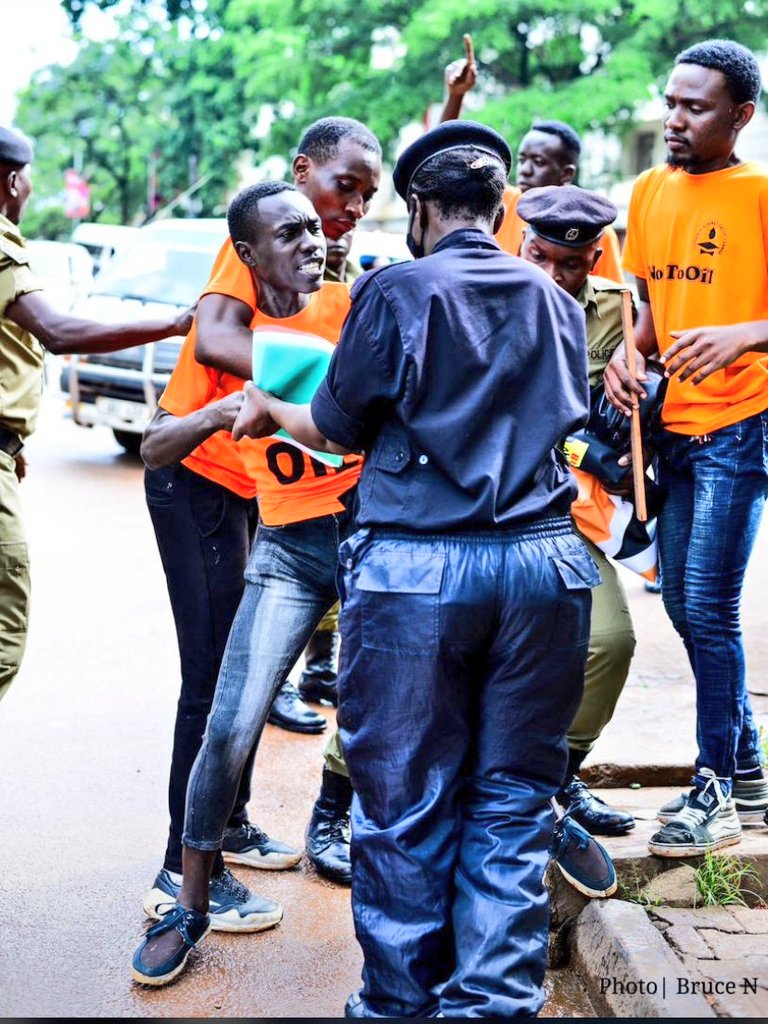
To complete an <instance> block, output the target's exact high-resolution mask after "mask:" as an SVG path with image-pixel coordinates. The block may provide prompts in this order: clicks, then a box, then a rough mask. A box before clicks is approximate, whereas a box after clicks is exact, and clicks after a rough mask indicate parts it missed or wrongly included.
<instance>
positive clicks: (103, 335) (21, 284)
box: [0, 127, 194, 699]
mask: <svg viewBox="0 0 768 1024" xmlns="http://www.w3.org/2000/svg"><path fill="white" fill-rule="evenodd" d="M31 160H32V147H31V145H30V143H29V142H28V141H27V139H25V138H24V137H23V136H21V135H19V134H18V133H16V132H13V131H10V130H9V129H7V128H1V127H0V699H2V697H4V696H5V694H6V692H7V690H8V688H9V686H10V684H11V683H12V682H13V679H14V677H15V675H16V673H17V672H18V670H19V666H20V664H21V659H22V656H23V654H24V646H25V643H26V638H27V618H28V609H29V559H28V555H27V545H26V541H25V539H24V528H23V525H22V518H21V505H20V503H19V493H18V487H19V482H20V481H21V479H22V477H23V476H24V458H23V455H22V449H23V448H24V442H25V440H26V439H27V437H29V435H30V434H31V433H32V431H33V430H34V428H35V422H36V420H37V413H38V408H39V405H40V397H41V394H42V387H43V358H44V355H45V350H46V349H47V350H48V351H49V352H53V353H55V354H57V355H60V354H64V353H75V352H79V353H91V352H113V351H115V350H116V349H121V348H131V347H133V346H134V345H142V344H144V343H145V342H149V341H159V340H160V339H162V338H167V337H169V336H170V335H183V334H186V333H187V332H188V330H189V328H190V326H191V323H192V316H193V313H194V311H193V310H191V309H190V310H186V311H185V312H184V313H182V314H177V315H175V316H173V317H170V316H169V317H168V319H166V320H160V319H157V320H143V321H140V322H138V323H132V324H100V323H96V322H94V321H92V320H79V319H76V318H75V317H71V316H64V315H62V314H61V313H57V312H56V311H55V310H54V309H53V308H52V307H51V306H49V305H48V303H47V302H46V301H45V299H44V298H43V296H42V294H41V289H40V285H38V284H37V283H36V282H35V278H34V275H33V273H32V270H31V269H30V266H29V256H28V253H27V248H26V246H25V244H24V238H23V237H22V235H21V233H20V231H19V227H18V225H19V221H20V220H21V217H22V214H23V212H24V207H25V206H26V204H27V200H28V199H29V196H30V193H31V191H32V184H31V181H30V178H29V164H30V162H31Z"/></svg>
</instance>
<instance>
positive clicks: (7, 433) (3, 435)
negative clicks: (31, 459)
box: [0, 424, 24, 458]
mask: <svg viewBox="0 0 768 1024" xmlns="http://www.w3.org/2000/svg"><path fill="white" fill-rule="evenodd" d="M23 447H24V442H23V441H22V440H21V438H20V437H19V435H18V434H14V432H13V431H12V430H6V428H5V427H4V426H2V425H1V424H0V452H5V454H6V455H10V456H11V458H13V457H14V456H15V455H18V454H19V452H20V451H21V449H22V448H23Z"/></svg>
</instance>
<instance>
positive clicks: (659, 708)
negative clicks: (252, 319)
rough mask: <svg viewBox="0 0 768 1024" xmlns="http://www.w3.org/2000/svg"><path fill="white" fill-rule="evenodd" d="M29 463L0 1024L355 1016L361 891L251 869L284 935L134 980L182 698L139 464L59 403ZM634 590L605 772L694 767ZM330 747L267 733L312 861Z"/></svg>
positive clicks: (3, 785)
mask: <svg viewBox="0 0 768 1024" xmlns="http://www.w3.org/2000/svg"><path fill="white" fill-rule="evenodd" d="M27 454H28V459H29V474H28V478H27V479H26V480H25V481H24V484H23V491H22V493H23V500H24V504H25V512H26V523H27V531H28V535H29V540H30V547H31V555H32V560H33V589H34V593H33V608H32V627H31V633H30V640H29V646H28V651H27V657H26V660H25V663H24V666H23V668H22V671H21V673H20V675H19V677H18V679H17V681H16V683H15V684H14V687H13V688H12V689H11V692H10V694H9V695H8V697H7V698H6V699H5V701H4V702H3V703H2V705H0V822H1V824H0V854H1V856H2V871H0V900H2V908H3V913H2V915H0V1015H3V1016H6V1017H10V1016H18V1017H40V1016H84V1017H88V1016H94V1017H100V1016H114V1017H134V1016H146V1017H192V1016H195V1017H197V1016H200V1017H205V1016H212V1017H228V1016H247V1017H272V1016H282V1017H326V1016H327V1017H336V1016H340V1015H341V1012H342V1007H343V1003H344V1000H345V999H346V996H347V994H348V993H349V992H350V991H352V990H353V989H355V988H356V987H358V986H359V979H360V966H361V957H360V953H359V950H358V947H357V944H356V942H355V940H354V935H353V930H352V921H351V915H350V911H349V893H348V890H345V889H342V888H338V887H336V886H333V885H331V884H330V883H327V882H325V881H324V880H322V879H320V878H319V877H318V876H317V875H316V874H315V872H314V871H313V870H312V869H311V868H310V867H308V866H307V865H305V864H302V865H301V866H300V867H299V868H298V869H296V870H294V871H291V872H280V873H277V872H258V871H253V870H249V869H247V868H237V869H236V873H237V874H238V875H239V877H240V878H242V879H243V880H244V881H245V882H246V883H247V884H248V885H249V886H251V887H252V888H254V889H255V890H256V891H258V892H260V893H263V894H264V895H267V896H270V897H272V898H275V899H278V900H280V901H281V902H282V903H283V904H284V906H285V909H286V913H285V918H284V920H283V922H282V923H281V924H280V925H279V926H278V927H277V928H276V929H274V930H272V931H270V932H265V933H262V934H259V935H250V936H238V935H221V934H212V935H211V936H209V938H208V939H207V940H206V942H205V943H204V945H203V946H202V948H201V950H200V952H199V953H198V954H197V955H195V956H194V962H193V963H192V966H191V967H190V969H189V970H188V972H187V974H186V975H185V976H184V977H183V978H182V979H181V980H180V981H179V982H178V983H176V984H174V985H172V986H169V987H168V988H166V989H163V990H158V991H151V990H146V989H143V988H141V987H139V986H136V985H134V984H133V983H132V982H131V980H130V958H131V955H132V952H133V950H134V948H135V946H136V944H137V942H138V940H139V938H140V935H141V933H142V930H143V927H144V925H145V923H146V922H145V920H144V915H143V912H142V910H141V903H142V897H143V895H144V893H145V891H146V890H147V889H148V888H149V886H150V885H151V883H152V880H153V878H154V875H155V874H156V872H157V871H158V869H159V868H160V866H161V859H162V853H163V849H164V845H165V830H166V827H167V821H166V810H165V807H166V794H165V789H166V785H167V773H168V764H169V756H170V738H171V732H172V723H173V717H174V710H175V702H176V699H177V695H178V685H179V684H178V660H177V654H176V647H175V636H174V630H173V622H172V619H171V613H170V608H169V605H168V600H167V595H166V592H165V581H164V577H163V575H162V570H161V566H160V562H159V557H158V555H157V550H156V546H155V542H154V537H153V534H152V530H151V525H150V522H149V517H148V515H147V512H146V509H145V506H144V498H143V487H142V482H141V476H142V469H141V466H140V465H139V464H138V462H137V461H136V460H135V459H133V458H131V457H130V456H127V455H125V454H123V453H122V450H121V449H120V448H119V447H118V445H117V444H116V442H115V441H114V440H113V439H112V436H111V433H110V432H109V431H106V430H104V429H101V428H99V429H96V430H93V431H86V430H83V429H80V428H77V427H75V426H74V424H73V423H72V422H71V421H69V420H67V419H66V418H65V417H64V414H63V406H62V400H61V398H60V397H59V396H58V395H57V394H56V392H55V389H53V388H52V389H50V391H49V393H48V395H47V396H46V399H45V402H44V408H43V415H42V417H41V423H40V428H39V430H38V432H37V434H36V435H35V436H34V438H33V439H32V440H31V442H30V444H29V445H28V453H27ZM754 561H755V564H754V565H753V567H752V569H751V572H750V578H749V584H748V591H747V601H746V613H745V621H746V624H747V633H748V640H749V644H748V650H749V655H750V656H751V659H752V660H751V662H750V673H751V678H753V679H755V680H756V681H757V685H759V680H760V676H761V672H760V670H761V668H763V667H764V666H765V664H766V654H768V651H767V650H766V646H765V645H766V643H768V639H765V638H764V636H765V630H764V629H762V630H761V629H760V626H761V625H762V624H763V622H764V613H763V607H764V605H763V604H762V602H761V600H760V597H759V595H760V592H761V584H762V577H764V575H765V572H766V569H768V536H767V535H766V531H765V530H764V531H763V533H762V536H761V538H760V542H759V546H758V553H757V556H756V558H755V560H754ZM628 582H629V587H630V592H631V600H632V605H633V610H634V611H635V613H636V624H637V630H638V635H639V645H638V656H637V658H636V662H635V667H634V668H633V676H632V678H631V681H630V685H629V687H628V690H627V694H626V698H625V700H623V701H622V703H621V704H620V707H619V713H618V714H617V718H616V720H615V722H614V723H613V724H612V725H611V726H610V727H609V732H608V733H607V734H606V736H605V737H604V742H603V744H601V746H602V747H603V749H602V751H601V752H599V756H598V752H597V751H596V756H598V759H603V760H604V759H605V755H606V754H611V756H613V752H614V751H616V752H617V756H621V757H625V758H626V757H628V758H633V757H634V758H638V757H642V756H645V755H647V754H649V753H651V754H653V755H654V756H659V755H660V754H662V753H663V754H665V755H666V756H668V757H669V758H670V760H671V761H674V760H678V761H679V759H680V757H687V756H689V755H690V754H691V751H692V750H693V733H692V728H693V721H692V693H691V685H690V673H689V672H688V670H687V666H686V664H685V661H684V658H683V655H682V648H681V647H680V646H679V644H678V642H677V640H676V638H675V637H674V634H673V633H672V631H671V627H669V624H668V623H667V622H666V619H665V616H664V613H663V610H662V608H661V602H660V599H659V598H657V597H655V596H652V595H649V594H646V593H645V592H644V591H643V589H642V584H641V583H640V581H636V580H634V579H629V581H628ZM670 707H671V708H673V709H674V714H673V715H672V716H670V715H668V714H667V709H668V708H670ZM326 713H327V716H328V718H329V720H330V719H332V712H331V711H330V710H328V711H327V712H326ZM325 735H327V733H326V734H325ZM324 743H325V737H324V736H297V735H293V734H289V733H286V732H284V731H282V730H278V729H275V728H273V727H271V726H267V729H266V732H265V736H264V740H263V743H262V746H261V749H260V752H259V757H258V760H257V764H256V771H255V776H254V787H253V802H252V806H251V817H252V819H253V820H255V821H256V822H258V823H259V824H260V825H261V826H262V827H263V828H265V829H266V830H267V831H268V832H270V833H271V834H272V835H274V836H276V837H278V838H280V839H282V840H284V841H286V842H289V843H291V844H294V845H297V846H301V845H302V840H303V833H304V829H305V827H306V822H307V819H308V817H309V814H310V811H311V807H312V803H313V801H314V799H315V796H316V793H317V789H318V786H319V781H320V772H321V767H322V756H321V755H322V749H323V745H324ZM549 985H550V991H554V993H555V994H554V997H553V999H552V1000H551V1002H550V1005H549V1006H548V1008H547V1010H546V1011H545V1014H546V1015H553V1016H562V1015H584V1014H588V1013H589V1007H588V1004H587V1003H585V1002H584V1001H583V1000H582V997H581V995H580V993H579V991H578V989H577V987H575V986H574V984H573V979H571V978H569V977H568V976H562V975H559V974H554V975H553V976H552V978H551V979H550V982H549Z"/></svg>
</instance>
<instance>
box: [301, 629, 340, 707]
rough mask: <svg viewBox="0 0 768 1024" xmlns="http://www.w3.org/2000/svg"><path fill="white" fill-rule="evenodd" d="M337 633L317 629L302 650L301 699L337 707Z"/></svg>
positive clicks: (330, 630)
mask: <svg viewBox="0 0 768 1024" xmlns="http://www.w3.org/2000/svg"><path fill="white" fill-rule="evenodd" d="M338 649H339V634H338V633H336V632H334V631H333V630H332V629H323V630H318V631H317V632H316V633H314V635H313V636H312V639H311V640H310V641H309V643H308V644H307V646H306V648H305V650H304V662H305V664H304V671H303V672H302V674H301V679H299V693H300V695H301V697H302V699H303V700H309V701H318V702H320V703H323V704H331V705H332V706H333V707H337V705H338V703H339V701H338V697H337V695H336V658H337V655H338Z"/></svg>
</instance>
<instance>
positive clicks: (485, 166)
mask: <svg viewBox="0 0 768 1024" xmlns="http://www.w3.org/2000/svg"><path fill="white" fill-rule="evenodd" d="M510 161H511V157H510V152H509V148H508V146H507V144H506V143H505V141H504V140H503V139H502V137H501V136H500V135H498V134H497V133H496V132H495V131H493V130H491V129H490V128H486V127H484V126H481V125H479V124H473V123H471V122H461V123H460V122H447V123H445V124H443V125H441V126H440V127H438V128H436V129H435V130H434V131H431V132H429V133H428V134H426V135H424V136H423V137H422V138H421V139H419V140H418V141H417V142H416V143H414V144H413V145H412V146H410V147H409V148H408V149H407V150H406V151H405V152H404V153H403V155H402V156H401V157H400V159H399V161H398V163H397V166H396V168H395V172H394V180H395V187H396V189H397V191H398V193H399V194H400V195H401V196H402V197H403V198H404V199H405V200H406V201H407V203H408V209H409V214H410V221H409V245H410V248H411V251H412V252H413V254H414V256H415V257H416V261H415V262H413V263H401V264H397V265H394V266H391V267H386V268H384V269H382V270H379V271H375V272H373V273H371V274H368V275H366V276H364V277H363V278H361V279H360V280H359V281H358V282H356V284H355V286H354V287H353V291H352V296H353V304H352V310H351V312H350V315H349V317H348V319H347V322H346V324H345V327H344V330H343V333H342V337H341V341H340V343H339V346H338V349H337V351H336V353H335V354H334V356H333V359H332V362H331V366H330V369H329V372H328V376H327V379H326V381H325V382H324V383H323V384H322V385H321V387H320V389H319V390H318V392H317V394H316V396H315V398H314V400H313V402H312V404H311V406H290V405H287V404H286V403H282V402H279V401H277V400H276V399H273V398H271V397H269V396H265V395H264V394H263V393H262V392H260V391H258V390H257V389H255V388H252V389H250V390H249V391H248V392H247V393H246V399H245V402H244V406H243V409H242V411H241V414H240V417H239V419H238V422H236V424H235V428H234V435H235V436H239V435H240V434H244V433H249V434H252V435H257V434H259V433H262V432H266V431H267V430H268V429H270V428H274V423H279V424H280V425H281V426H283V427H285V428H286V429H288V430H289V431H290V432H291V433H292V434H294V436H296V437H297V439H298V440H300V441H302V442H304V443H309V444H311V445H312V446H313V447H320V448H325V449H326V450H331V451H338V450H358V449H361V448H362V449H364V450H365V451H366V453H367V455H368V458H367V460H366V465H365V468H364V470H363V475H362V478H361V482H360V487H359V510H358V527H359V529H358V532H357V533H356V534H354V535H353V536H352V537H351V538H350V539H349V540H348V541H346V542H345V543H344V544H343V545H342V547H341V552H340V560H341V566H340V567H341V571H340V574H339V575H340V583H341V590H342V619H341V630H342V658H341V666H340V674H339V699H340V707H339V721H340V724H341V734H342V740H343V745H344V750H345V753H346V755H347V761H348V765H349V771H350V777H351V779H352V783H353V787H354V790H355V799H354V801H353V838H352V902H353V912H354V916H355V927H356V932H357V937H358V939H359V941H360V944H361V946H362V948H363V952H364V954H365V966H364V970H363V980H364V988H363V990H362V992H361V993H358V994H356V995H355V996H353V997H352V998H351V999H350V1000H349V1002H348V1004H347V1008H346V1014H347V1016H352V1017H369V1016H372V1017H375V1016H408V1017H421V1016H429V1015H435V1014H436V1013H437V1012H438V1011H439V1012H440V1014H441V1015H442V1016H445V1017H480V1016H482V1017H515V1016H523V1017H525V1016H534V1015H535V1014H536V1013H537V1012H538V1010H539V1008H540V1007H541V1004H542V1001H543V995H542V982H543V978H544V969H545V965H546V948H547V924H548V901H547V893H546V889H545V887H544V880H543V879H544V870H545V868H546V865H547V862H548V859H549V852H548V851H549V844H550V839H551V835H552V823H553V822H552V812H551V809H550V799H551V798H552V796H553V795H554V794H555V793H556V791H557V790H558V788H559V786H560V783H561V781H562V778H563V773H564V769H565V763H566V740H565V736H566V731H567V729H568V726H569V725H570V722H571V719H572V717H573V714H574V712H575V710H576V708H577V706H578V703H579V699H580V697H581V691H582V683H583V672H584V660H585V656H586V651H587V640H588V637H589V613H590V603H591V597H590V588H591V587H593V586H594V585H595V584H596V583H597V582H598V576H597V573H596V571H595V567H594V563H593V561H592V559H591V558H590V556H589V555H588V553H587V552H586V549H585V548H584V546H583V544H582V542H581V541H580V540H579V539H578V537H576V536H575V534H574V533H573V530H572V527H571V520H570V517H569V510H570V504H571V501H572V499H573V498H574V497H575V486H574V484H573V482H572V478H571V476H570V474H569V472H568V469H567V468H566V467H565V465H564V463H563V461H562V459H561V457H560V456H559V455H558V454H557V453H556V451H555V445H556V444H557V442H558V441H559V439H560V438H561V437H562V436H563V435H565V434H567V433H568V432H570V431H572V430H574V429H577V428H578V427H579V426H580V425H582V424H583V423H584V422H585V421H586V417H587V412H588V401H589V392H588V386H587V355H586V351H587V350H586V342H585V334H584V314H583V312H582V310H581V309H580V307H579V306H578V304H577V303H576V302H575V301H574V300H573V299H572V298H571V297H570V296H569V295H567V294H566V293H565V292H564V291H563V290H562V289H560V288H558V287H557V286H556V285H555V284H554V282H553V281H551V280H550V279H549V278H548V277H547V276H546V275H545V274H543V273H542V272H541V271H539V270H538V269H537V268H536V267H532V266H531V265H529V264H527V263H524V262H523V261H522V260H519V259H516V258H515V257H513V256H509V255H507V254H506V253H503V252H502V251H501V249H500V248H499V246H498V245H497V244H496V242H495V241H494V240H493V238H492V237H491V235H492V232H493V230H494V228H495V227H497V226H498V223H499V220H500V217H501V215H502V213H501V209H502V208H501V196H502V192H503V189H504V184H505V181H506V174H507V171H508V170H509V166H510Z"/></svg>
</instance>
